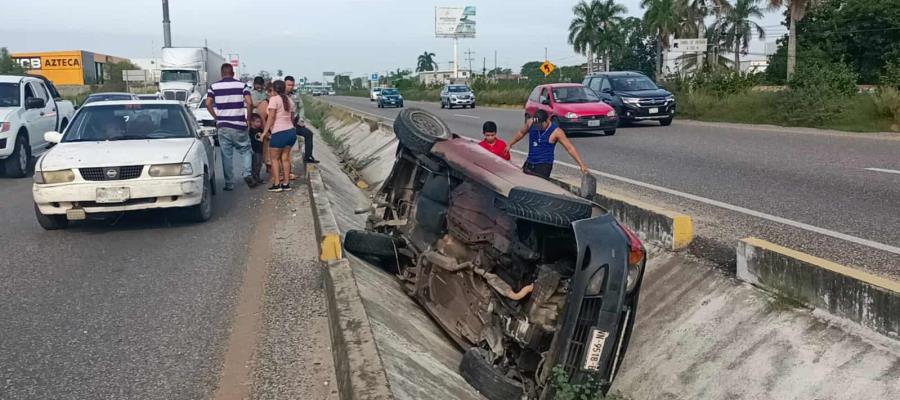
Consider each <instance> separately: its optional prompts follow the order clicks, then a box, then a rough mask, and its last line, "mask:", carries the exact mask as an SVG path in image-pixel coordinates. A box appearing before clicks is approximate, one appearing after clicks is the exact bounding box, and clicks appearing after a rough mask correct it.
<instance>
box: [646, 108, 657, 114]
mask: <svg viewBox="0 0 900 400" xmlns="http://www.w3.org/2000/svg"><path fill="white" fill-rule="evenodd" d="M647 112H649V113H650V114H656V113H658V112H659V109H658V108H651V109H649V110H647Z"/></svg>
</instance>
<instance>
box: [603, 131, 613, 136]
mask: <svg viewBox="0 0 900 400" xmlns="http://www.w3.org/2000/svg"><path fill="white" fill-rule="evenodd" d="M603 134H604V135H606V136H612V135H615V134H616V130H615V129H610V130H607V131H603Z"/></svg>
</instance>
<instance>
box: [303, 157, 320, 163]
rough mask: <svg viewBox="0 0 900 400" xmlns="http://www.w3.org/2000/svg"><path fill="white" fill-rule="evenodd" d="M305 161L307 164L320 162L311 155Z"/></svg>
mask: <svg viewBox="0 0 900 400" xmlns="http://www.w3.org/2000/svg"><path fill="white" fill-rule="evenodd" d="M303 162H305V163H307V164H318V163H319V160H316V159H315V158H312V157H310V158H306V159H304V160H303Z"/></svg>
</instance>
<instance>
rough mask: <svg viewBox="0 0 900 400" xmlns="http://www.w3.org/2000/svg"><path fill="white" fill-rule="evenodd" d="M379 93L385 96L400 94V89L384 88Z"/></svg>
mask: <svg viewBox="0 0 900 400" xmlns="http://www.w3.org/2000/svg"><path fill="white" fill-rule="evenodd" d="M381 94H383V95H386V96H395V95H398V94H400V91H399V90H397V89H384V90H382V91H381Z"/></svg>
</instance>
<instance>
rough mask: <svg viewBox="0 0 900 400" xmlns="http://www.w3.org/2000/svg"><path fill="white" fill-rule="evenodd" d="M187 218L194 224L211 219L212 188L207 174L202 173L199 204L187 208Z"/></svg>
mask: <svg viewBox="0 0 900 400" xmlns="http://www.w3.org/2000/svg"><path fill="white" fill-rule="evenodd" d="M187 217H188V219H189V220H191V221H194V222H206V221H209V219H210V218H212V187H211V183H210V179H209V173H206V172H204V173H203V193H202V194H201V195H200V204H197V205H195V206H192V207H190V208H188V209H187Z"/></svg>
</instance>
